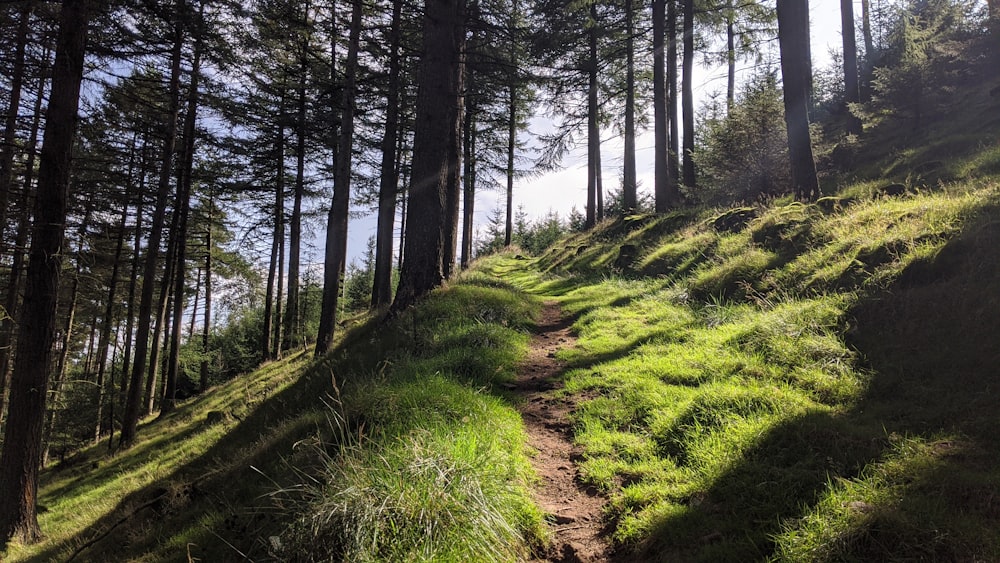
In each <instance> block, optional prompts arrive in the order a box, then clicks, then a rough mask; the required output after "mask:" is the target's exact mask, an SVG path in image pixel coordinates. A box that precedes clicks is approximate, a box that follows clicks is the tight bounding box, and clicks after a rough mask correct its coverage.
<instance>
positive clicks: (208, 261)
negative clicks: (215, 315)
mask: <svg viewBox="0 0 1000 563" xmlns="http://www.w3.org/2000/svg"><path fill="white" fill-rule="evenodd" d="M214 211H215V201H214V200H213V199H212V198H211V197H209V198H208V230H207V231H206V233H205V326H204V327H203V328H202V332H201V354H202V359H201V370H200V371H201V373H200V376H201V377H200V378H199V386H198V388H199V390H200V391H201V392H202V393H204V392H205V391H206V390H207V389H208V353H209V349H208V340H209V337H210V336H211V332H212V244H213V241H212V221H213V220H214V217H213V214H214Z"/></svg>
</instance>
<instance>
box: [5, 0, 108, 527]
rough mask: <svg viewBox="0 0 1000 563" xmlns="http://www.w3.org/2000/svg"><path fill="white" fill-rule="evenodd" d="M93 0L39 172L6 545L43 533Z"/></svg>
mask: <svg viewBox="0 0 1000 563" xmlns="http://www.w3.org/2000/svg"><path fill="white" fill-rule="evenodd" d="M89 12H90V3H89V1H88V0H64V2H63V6H62V14H61V16H60V25H59V37H58V40H57V44H56V45H57V46H56V61H55V66H54V67H53V75H52V94H51V96H50V97H49V106H48V109H47V110H46V115H45V138H44V141H43V144H42V153H41V160H40V163H41V164H40V168H39V172H38V195H37V197H36V199H35V224H34V230H33V236H32V238H31V253H30V258H29V262H28V274H27V276H28V277H27V287H26V291H25V296H24V307H23V308H22V314H21V316H20V325H21V327H20V331H19V333H18V339H17V340H18V345H17V356H16V358H15V360H14V377H13V380H12V382H11V389H10V407H9V409H10V410H9V414H10V416H9V417H8V419H7V426H6V428H5V429H4V443H3V444H4V445H3V453H2V455H0V498H2V499H4V502H3V503H2V504H0V544H5V543H7V541H8V540H10V539H11V538H17V539H19V540H21V541H23V542H26V543H33V542H35V541H37V540H38V539H39V538H40V537H41V530H40V529H39V527H38V517H37V514H36V506H35V505H36V502H37V498H38V464H39V460H40V459H41V457H40V454H41V443H42V427H43V424H44V422H45V400H46V396H45V395H46V393H45V390H46V389H48V387H49V381H48V380H49V370H50V369H51V361H52V342H53V339H54V336H55V325H56V304H57V297H58V294H59V271H60V268H61V262H62V247H63V235H64V230H65V221H66V208H67V200H68V191H69V181H70V159H71V156H72V154H73V142H74V139H75V137H76V124H77V115H76V113H77V109H78V107H79V102H80V83H81V82H82V80H83V59H84V52H85V50H86V42H87V27H88V21H89V16H90V13H89Z"/></svg>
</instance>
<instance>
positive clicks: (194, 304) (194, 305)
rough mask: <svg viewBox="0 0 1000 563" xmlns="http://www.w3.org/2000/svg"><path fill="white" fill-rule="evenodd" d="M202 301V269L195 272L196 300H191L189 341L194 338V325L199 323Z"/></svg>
mask: <svg viewBox="0 0 1000 563" xmlns="http://www.w3.org/2000/svg"><path fill="white" fill-rule="evenodd" d="M200 300H201V268H196V269H195V271H194V298H193V299H191V320H190V321H189V322H188V340H191V339H192V338H194V325H195V324H196V323H197V322H198V301H200Z"/></svg>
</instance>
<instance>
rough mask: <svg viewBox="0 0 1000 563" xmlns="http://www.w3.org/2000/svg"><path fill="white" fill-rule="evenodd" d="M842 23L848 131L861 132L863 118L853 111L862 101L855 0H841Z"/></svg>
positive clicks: (855, 133) (856, 133)
mask: <svg viewBox="0 0 1000 563" xmlns="http://www.w3.org/2000/svg"><path fill="white" fill-rule="evenodd" d="M840 24H841V27H842V33H841V34H842V35H843V38H844V106H845V108H844V109H845V111H846V114H847V132H848V133H851V134H853V135H860V134H861V127H862V126H861V120H860V119H858V118H857V117H855V116H854V114H852V113H851V104H856V103H858V102H860V101H861V87H860V85H859V83H858V43H857V39H856V38H855V33H854V0H840Z"/></svg>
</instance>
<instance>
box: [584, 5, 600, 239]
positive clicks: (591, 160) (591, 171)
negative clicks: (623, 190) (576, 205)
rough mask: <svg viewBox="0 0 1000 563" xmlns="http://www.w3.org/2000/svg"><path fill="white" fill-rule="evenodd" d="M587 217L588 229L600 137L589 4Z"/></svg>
mask: <svg viewBox="0 0 1000 563" xmlns="http://www.w3.org/2000/svg"><path fill="white" fill-rule="evenodd" d="M587 44H588V46H589V49H590V51H589V53H590V54H589V57H588V59H587V218H586V222H585V225H586V227H587V228H588V229H592V228H594V225H596V224H597V173H598V172H597V170H598V166H599V165H598V163H597V151H599V150H600V146H601V137H600V134H601V132H600V129H599V127H598V122H597V112H598V111H599V109H598V107H597V6H596V5H594V4H591V6H590V23H589V27H588V28H587Z"/></svg>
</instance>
